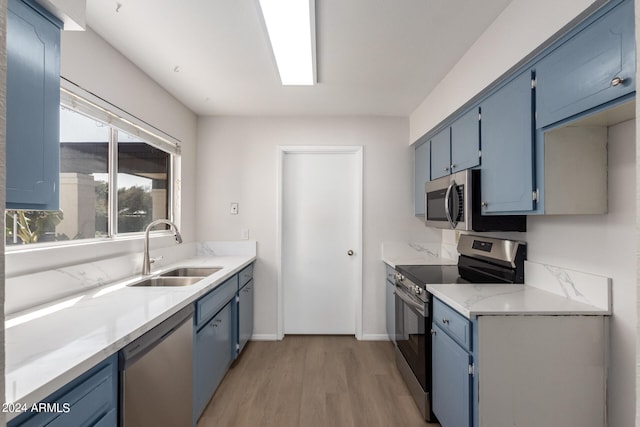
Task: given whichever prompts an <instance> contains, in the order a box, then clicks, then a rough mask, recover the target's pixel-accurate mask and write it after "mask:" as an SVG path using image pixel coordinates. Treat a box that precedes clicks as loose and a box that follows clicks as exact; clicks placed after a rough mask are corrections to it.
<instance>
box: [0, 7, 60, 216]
mask: <svg viewBox="0 0 640 427" xmlns="http://www.w3.org/2000/svg"><path fill="white" fill-rule="evenodd" d="M35 8H37V6H34V7H31V6H29V5H27V4H25V3H23V2H22V1H20V0H9V3H8V13H7V105H6V108H7V113H6V120H7V121H6V126H7V128H6V132H7V144H6V164H7V168H6V179H7V185H6V188H7V194H6V197H7V200H6V207H7V208H8V209H40V210H43V209H52V210H54V209H58V206H59V201H58V191H59V170H60V155H59V152H60V148H59V147H60V142H59V139H60V130H59V129H60V119H59V117H60V23H59V22H57V20H56V19H55V18H52V17H48V16H47V17H45V16H44V15H43V14H45V13H46V12H44V11H36V9H35Z"/></svg>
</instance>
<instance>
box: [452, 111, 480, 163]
mask: <svg viewBox="0 0 640 427" xmlns="http://www.w3.org/2000/svg"><path fill="white" fill-rule="evenodd" d="M479 164H480V119H479V112H478V109H477V108H473V109H472V110H471V111H469V112H467V113H466V114H464V115H463V116H461V117H460V118H459V119H458V120H456V121H455V122H453V124H452V125H451V173H454V172H458V171H461V170H464V169H469V168H472V167H475V166H478V165H479Z"/></svg>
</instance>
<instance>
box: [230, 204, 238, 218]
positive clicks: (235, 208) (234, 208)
mask: <svg viewBox="0 0 640 427" xmlns="http://www.w3.org/2000/svg"><path fill="white" fill-rule="evenodd" d="M231 215H238V203H236V202H234V203H231Z"/></svg>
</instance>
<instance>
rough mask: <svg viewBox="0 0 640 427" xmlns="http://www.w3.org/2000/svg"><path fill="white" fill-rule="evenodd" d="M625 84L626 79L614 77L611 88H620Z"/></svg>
mask: <svg viewBox="0 0 640 427" xmlns="http://www.w3.org/2000/svg"><path fill="white" fill-rule="evenodd" d="M623 83H624V79H623V78H622V77H614V78H613V79H612V80H611V86H620V85H621V84H623Z"/></svg>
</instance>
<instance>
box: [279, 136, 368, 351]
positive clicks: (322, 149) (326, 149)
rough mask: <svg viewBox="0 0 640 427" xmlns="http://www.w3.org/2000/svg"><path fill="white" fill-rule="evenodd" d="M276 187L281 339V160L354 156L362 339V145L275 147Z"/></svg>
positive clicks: (281, 330)
mask: <svg viewBox="0 0 640 427" xmlns="http://www.w3.org/2000/svg"><path fill="white" fill-rule="evenodd" d="M277 151H278V185H277V193H278V194H277V208H276V209H277V213H276V217H277V228H276V265H277V275H278V277H277V282H278V286H277V303H276V304H277V312H278V325H277V339H278V340H281V339H283V338H284V283H283V280H282V233H283V230H284V227H283V223H282V212H283V208H284V205H283V204H284V199H283V188H284V187H283V186H284V174H283V171H284V159H285V156H286V155H287V154H353V155H355V160H356V180H357V182H356V189H357V190H356V191H357V193H358V200H357V203H356V211H357V212H356V215H357V219H356V223H357V224H358V225H357V227H358V230H357V238H356V242H355V247H354V248H353V250H354V251H355V253H356V256H357V258H356V263H357V267H356V269H357V272H356V298H355V300H356V310H355V313H356V319H355V320H356V338H357V339H358V340H361V339H362V261H363V258H362V255H363V254H362V227H363V221H362V213H363V204H362V195H363V147H362V146H361V145H312V146H307V145H300V146H278V150H277Z"/></svg>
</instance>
